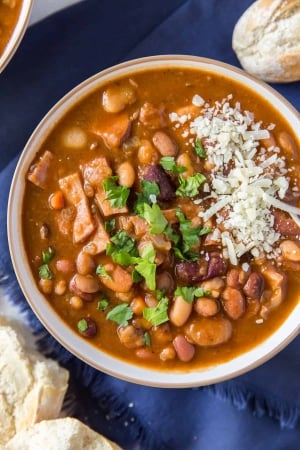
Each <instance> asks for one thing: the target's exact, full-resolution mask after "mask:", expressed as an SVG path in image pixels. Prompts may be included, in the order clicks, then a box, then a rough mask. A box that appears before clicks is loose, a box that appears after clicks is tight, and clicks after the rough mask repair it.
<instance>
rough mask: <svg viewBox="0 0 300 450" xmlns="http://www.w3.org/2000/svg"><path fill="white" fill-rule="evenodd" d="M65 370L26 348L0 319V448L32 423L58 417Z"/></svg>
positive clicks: (65, 374)
mask: <svg viewBox="0 0 300 450" xmlns="http://www.w3.org/2000/svg"><path fill="white" fill-rule="evenodd" d="M68 379H69V372H68V371H67V370H65V369H63V368H61V367H60V366H59V365H58V364H57V362H56V361H53V360H50V359H46V358H44V357H43V356H42V355H40V354H38V353H37V352H33V351H32V350H30V351H28V350H27V349H26V346H25V343H24V341H23V339H22V336H21V335H20V334H19V333H18V332H17V331H16V329H15V328H13V327H12V326H11V325H9V324H5V323H4V322H3V319H1V318H0V430H1V432H0V448H1V445H5V444H6V442H7V441H8V440H9V439H11V438H12V437H13V436H14V435H15V433H17V432H19V431H21V430H25V429H27V428H28V427H29V426H30V425H32V424H33V423H35V422H39V421H41V420H44V419H52V418H56V417H58V416H59V414H60V411H61V407H62V403H63V399H64V396H65V393H66V390H67V387H68Z"/></svg>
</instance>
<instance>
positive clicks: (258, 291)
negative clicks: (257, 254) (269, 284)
mask: <svg viewBox="0 0 300 450" xmlns="http://www.w3.org/2000/svg"><path fill="white" fill-rule="evenodd" d="M264 284H265V283H264V277H263V276H262V275H261V274H260V273H258V272H253V273H251V275H250V276H249V278H248V280H247V282H246V284H245V286H244V287H243V292H244V294H245V295H246V296H247V297H249V298H252V299H258V300H259V299H260V298H261V296H262V293H263V291H264Z"/></svg>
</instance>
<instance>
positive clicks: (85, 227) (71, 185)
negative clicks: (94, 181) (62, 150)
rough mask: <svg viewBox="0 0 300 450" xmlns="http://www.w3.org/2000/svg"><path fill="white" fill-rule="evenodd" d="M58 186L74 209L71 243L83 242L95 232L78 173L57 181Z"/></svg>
mask: <svg viewBox="0 0 300 450" xmlns="http://www.w3.org/2000/svg"><path fill="white" fill-rule="evenodd" d="M59 186H60V189H61V190H62V192H63V194H64V196H65V198H66V200H67V201H68V202H69V203H70V204H71V205H73V206H74V207H75V219H74V223H73V241H74V243H79V242H83V241H85V240H86V239H87V238H88V237H89V236H90V235H91V234H92V233H93V231H94V230H95V228H96V225H95V222H94V221H93V218H92V214H91V211H90V208H89V204H88V200H87V197H86V195H85V193H84V190H83V186H82V182H81V179H80V176H79V173H77V172H75V173H73V174H71V175H68V176H66V177H64V178H61V179H60V180H59Z"/></svg>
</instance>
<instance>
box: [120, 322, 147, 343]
mask: <svg viewBox="0 0 300 450" xmlns="http://www.w3.org/2000/svg"><path fill="white" fill-rule="evenodd" d="M118 336H119V339H120V342H121V344H123V345H125V347H127V348H138V347H142V346H143V345H144V332H143V330H142V329H140V328H135V327H134V326H133V325H127V326H126V327H119V328H118Z"/></svg>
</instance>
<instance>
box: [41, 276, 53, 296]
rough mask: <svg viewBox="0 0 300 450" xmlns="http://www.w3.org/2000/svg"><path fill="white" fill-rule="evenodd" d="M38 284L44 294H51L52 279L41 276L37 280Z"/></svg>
mask: <svg viewBox="0 0 300 450" xmlns="http://www.w3.org/2000/svg"><path fill="white" fill-rule="evenodd" d="M39 286H40V289H41V291H42V292H43V293H44V294H51V292H52V289H53V280H49V279H45V278H41V279H40V281H39Z"/></svg>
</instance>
